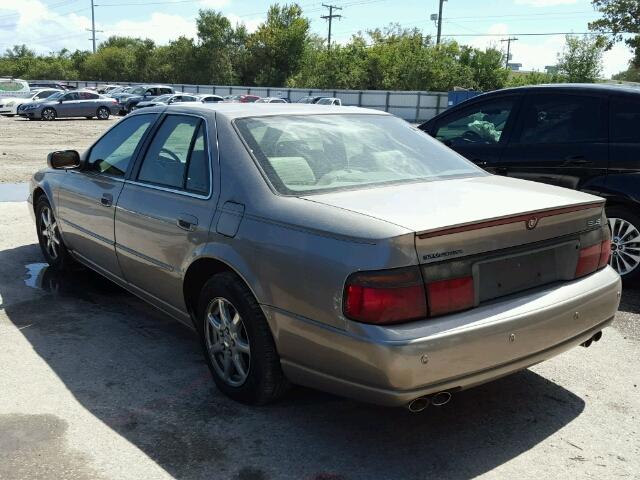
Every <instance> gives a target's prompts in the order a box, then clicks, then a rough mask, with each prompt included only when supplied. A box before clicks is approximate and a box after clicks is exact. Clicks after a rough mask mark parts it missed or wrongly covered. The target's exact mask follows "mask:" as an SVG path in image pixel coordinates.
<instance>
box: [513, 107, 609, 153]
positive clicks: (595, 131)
mask: <svg viewBox="0 0 640 480" xmlns="http://www.w3.org/2000/svg"><path fill="white" fill-rule="evenodd" d="M606 139H607V132H606V119H605V116H604V99H603V98H601V97H595V96H587V95H566V94H553V95H531V96H529V97H527V98H526V99H525V102H524V105H523V107H522V111H521V113H520V120H519V127H518V132H517V133H516V136H515V138H514V141H513V143H519V144H525V145H534V144H553V143H595V142H604V141H606Z"/></svg>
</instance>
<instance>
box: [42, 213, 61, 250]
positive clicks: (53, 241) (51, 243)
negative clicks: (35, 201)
mask: <svg viewBox="0 0 640 480" xmlns="http://www.w3.org/2000/svg"><path fill="white" fill-rule="evenodd" d="M40 233H41V234H42V243H43V245H44V247H45V249H46V250H47V253H48V254H49V256H50V257H51V258H52V259H54V260H55V259H56V258H58V254H59V252H60V232H59V231H58V222H56V219H55V217H54V216H53V213H51V209H50V208H49V207H44V208H43V209H42V210H41V211H40Z"/></svg>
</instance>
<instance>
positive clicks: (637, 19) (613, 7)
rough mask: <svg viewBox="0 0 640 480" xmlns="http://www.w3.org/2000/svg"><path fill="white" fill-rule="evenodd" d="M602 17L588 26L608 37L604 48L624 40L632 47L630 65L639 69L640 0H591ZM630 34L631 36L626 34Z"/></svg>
mask: <svg viewBox="0 0 640 480" xmlns="http://www.w3.org/2000/svg"><path fill="white" fill-rule="evenodd" d="M591 3H592V4H593V6H594V7H595V8H596V9H597V10H598V11H599V12H600V13H601V14H602V18H600V19H598V20H596V21H595V22H591V23H589V28H590V29H592V30H595V31H598V32H602V34H603V35H604V36H605V37H606V38H607V39H608V41H607V44H606V49H607V50H609V49H610V48H611V47H612V46H613V45H614V43H616V42H620V41H624V42H625V43H626V44H627V45H628V46H629V47H630V48H632V49H633V52H634V55H633V59H632V60H631V65H630V67H631V68H632V69H640V0H592V2H591ZM627 34H631V36H629V35H627Z"/></svg>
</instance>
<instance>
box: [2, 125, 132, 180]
mask: <svg viewBox="0 0 640 480" xmlns="http://www.w3.org/2000/svg"><path fill="white" fill-rule="evenodd" d="M119 118H120V117H111V118H109V120H96V119H92V120H87V119H86V118H82V119H76V118H69V119H67V118H63V119H58V120H56V121H54V122H44V121H29V120H27V119H23V118H20V117H3V116H1V115H0V183H18V182H25V181H27V180H29V178H31V175H33V172H35V171H36V170H38V169H40V168H42V167H44V166H46V164H47V154H48V153H49V152H51V151H53V150H66V149H74V150H78V151H79V152H82V151H83V150H84V149H86V148H87V147H88V146H89V145H91V144H92V143H93V141H94V140H96V139H97V138H98V137H99V136H100V135H101V134H102V133H103V132H104V131H105V130H106V129H107V128H109V127H111V126H112V125H113V124H114V122H117V121H118V119H119Z"/></svg>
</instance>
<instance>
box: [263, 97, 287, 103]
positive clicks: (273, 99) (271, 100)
mask: <svg viewBox="0 0 640 480" xmlns="http://www.w3.org/2000/svg"><path fill="white" fill-rule="evenodd" d="M256 103H287V101H286V100H285V99H284V98H280V97H264V98H261V99H259V100H256Z"/></svg>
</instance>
